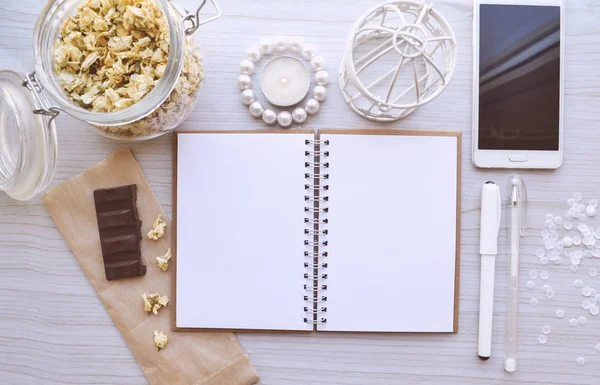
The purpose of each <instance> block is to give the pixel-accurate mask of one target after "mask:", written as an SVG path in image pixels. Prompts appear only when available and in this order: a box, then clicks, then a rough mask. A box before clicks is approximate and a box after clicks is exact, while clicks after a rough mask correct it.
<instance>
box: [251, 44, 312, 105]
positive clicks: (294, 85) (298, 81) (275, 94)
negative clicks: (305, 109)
mask: <svg viewBox="0 0 600 385" xmlns="http://www.w3.org/2000/svg"><path fill="white" fill-rule="evenodd" d="M260 88H261V89H262V92H263V94H264V95H265V98H267V100H268V101H269V102H270V103H271V104H274V105H276V106H280V107H289V106H293V105H294V104H298V103H300V102H301V101H302V99H304V98H305V97H306V94H308V91H309V89H310V73H309V72H308V69H307V68H306V66H305V65H304V64H303V63H302V62H301V61H300V60H298V59H296V58H294V57H291V56H280V57H277V58H275V59H273V60H271V61H270V62H269V63H267V65H266V66H265V68H263V70H262V72H261V74H260Z"/></svg>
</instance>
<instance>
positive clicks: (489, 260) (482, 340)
mask: <svg viewBox="0 0 600 385" xmlns="http://www.w3.org/2000/svg"><path fill="white" fill-rule="evenodd" d="M501 210H502V208H501V199H500V189H499V188H498V186H497V185H496V184H495V183H494V182H487V183H486V184H484V185H483V189H482V192H481V224H480V226H481V229H480V230H481V231H480V233H479V253H480V254H481V284H480V288H479V290H480V292H479V343H478V346H477V355H478V356H479V358H481V359H482V360H487V359H489V358H490V356H491V354H492V314H493V311H494V274H495V270H496V255H497V254H498V232H499V231H500V216H501Z"/></svg>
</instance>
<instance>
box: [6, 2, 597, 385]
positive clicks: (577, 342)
mask: <svg viewBox="0 0 600 385" xmlns="http://www.w3.org/2000/svg"><path fill="white" fill-rule="evenodd" d="M180 1H181V0H180ZM182 2H183V4H184V5H186V6H188V7H189V8H192V7H193V6H194V4H195V3H197V2H199V1H192V0H187V1H182ZM378 2H379V0H303V1H291V0H284V1H275V0H270V1H269V0H254V1H247V0H220V3H221V6H222V9H223V12H224V17H223V18H222V19H220V20H219V21H218V22H216V23H213V24H209V25H207V26H205V27H202V28H201V31H200V32H199V35H198V36H199V38H200V40H201V44H202V45H203V47H204V50H205V54H206V63H207V79H206V83H205V86H204V88H203V91H202V96H201V100H200V103H199V105H198V107H197V108H196V110H195V111H194V113H193V114H192V116H191V118H190V119H189V120H188V121H187V122H186V123H185V124H184V125H183V128H187V129H258V128H264V126H263V124H262V122H260V121H257V120H254V119H252V118H250V116H249V114H248V112H247V111H246V109H245V108H242V106H241V105H240V103H239V99H238V91H237V87H236V82H235V79H236V77H237V73H238V63H239V62H240V60H241V59H242V58H243V57H244V56H245V51H246V48H247V46H249V45H250V44H251V43H254V42H255V41H257V40H258V39H259V38H260V37H262V36H265V35H279V34H287V35H299V36H303V37H304V39H305V40H306V41H312V42H315V43H316V44H317V46H318V50H319V52H321V53H322V54H323V55H324V56H325V58H326V60H327V62H328V68H329V70H330V71H331V73H332V74H333V73H335V72H336V71H337V67H338V65H339V62H340V60H341V57H342V50H343V47H344V42H345V40H346V36H347V34H348V32H349V30H350V28H351V25H352V23H353V22H354V21H355V20H356V19H357V18H358V17H359V16H360V15H361V14H362V13H363V12H364V11H365V10H366V9H367V8H370V7H372V6H374V5H376V4H377V3H378ZM44 3H45V1H44V0H27V1H13V0H0V69H11V70H16V71H21V72H24V71H26V70H30V69H33V57H32V56H33V55H32V33H33V27H34V23H35V21H36V19H37V15H38V14H39V12H40V10H41V9H42V7H43V6H44ZM437 8H438V9H439V10H440V11H441V12H442V13H443V14H444V15H445V16H446V17H447V19H448V20H449V22H450V24H451V25H452V27H453V28H454V31H455V33H456V37H457V40H458V45H459V47H458V48H459V49H458V53H459V56H458V67H457V71H456V74H455V76H454V78H453V79H452V83H451V85H450V87H449V88H448V89H447V90H446V92H445V93H443V94H442V96H441V97H440V98H439V99H437V100H436V101H434V102H433V103H431V104H430V105H427V106H425V107H423V108H421V109H420V110H419V111H417V112H416V113H415V114H414V115H412V116H410V117H409V118H408V119H406V120H404V121H401V122H398V123H394V124H391V125H388V126H385V127H394V128H398V129H402V128H412V129H440V130H457V131H462V132H463V135H464V137H463V139H464V141H463V164H462V168H463V181H462V183H463V194H462V236H461V243H462V252H461V285H460V325H459V329H460V332H459V333H458V334H457V335H402V334H397V335H369V334H355V335H351V334H311V335H298V334H293V335H292V334H290V335H286V334H275V335H270V334H241V335H240V336H239V338H240V340H241V342H242V344H243V346H244V348H245V349H246V351H247V352H248V353H249V354H250V357H251V359H252V362H253V363H254V365H255V366H256V368H257V370H258V372H259V374H260V375H261V377H262V380H261V383H262V384H273V385H274V384H313V385H316V384H354V385H358V384H365V385H366V384H368V385H371V384H400V383H403V384H409V383H410V384H416V383H418V384H440V385H441V384H516V383H519V384H598V383H600V379H599V378H600V353H597V352H596V351H595V349H594V345H595V344H596V343H598V342H600V328H599V326H600V319H599V318H600V316H599V317H592V316H591V315H589V314H587V316H588V323H587V325H585V326H584V327H577V328H571V327H569V326H568V319H569V318H571V317H573V316H579V315H582V314H585V313H584V311H583V310H582V309H581V306H580V303H581V300H582V299H583V297H582V296H581V293H580V292H579V291H578V290H576V289H575V288H574V287H573V281H574V279H576V278H577V277H579V278H581V279H583V280H584V281H585V282H586V285H590V286H591V287H595V288H597V289H600V277H597V278H594V279H592V278H590V277H589V276H588V275H587V269H588V268H589V266H592V265H596V267H600V263H599V262H600V261H599V260H586V261H585V264H584V266H585V268H583V269H582V271H581V272H580V273H578V274H573V273H571V272H570V271H569V268H568V264H567V261H566V260H565V261H564V263H563V264H562V265H560V266H555V265H548V266H547V267H546V268H547V270H549V271H550V273H551V278H550V280H549V283H550V284H551V285H552V286H553V288H554V290H555V291H556V292H557V294H556V297H555V298H554V299H552V300H548V299H546V298H545V297H544V295H543V293H542V289H541V287H542V283H541V282H542V281H541V280H539V279H538V280H536V289H535V290H534V291H528V290H526V289H525V287H524V283H525V281H527V280H528V278H527V275H528V272H529V270H531V269H537V270H538V271H539V270H541V269H542V266H540V264H539V262H538V260H537V258H536V257H535V255H534V253H535V249H536V248H538V247H540V245H541V238H540V236H539V233H540V230H541V228H542V227H543V222H544V216H545V214H546V212H548V211H549V210H551V211H552V212H555V213H561V214H564V212H565V210H566V200H567V198H568V197H569V196H570V195H571V194H572V193H573V192H575V191H581V192H583V193H584V196H585V198H586V199H589V198H591V197H595V198H599V199H600V179H599V178H600V153H599V152H598V150H599V149H600V132H598V131H597V130H598V129H600V112H599V111H600V64H599V63H600V24H599V23H598V22H597V21H598V14H599V13H600V0H568V1H567V11H566V36H567V40H566V42H565V44H566V65H565V68H566V72H565V73H566V87H565V93H566V98H565V108H566V110H565V127H566V135H565V161H564V165H563V167H562V168H560V170H558V171H555V172H536V173H529V172H527V173H526V176H525V178H526V181H527V183H528V188H529V200H530V210H529V225H528V228H527V236H526V238H525V240H524V247H523V249H522V250H523V251H524V254H525V255H524V257H523V263H522V269H521V282H522V284H521V306H520V309H519V310H520V320H519V331H520V335H519V369H518V372H517V373H515V374H512V375H509V374H507V373H505V372H504V370H503V369H502V363H503V356H504V342H503V341H504V338H503V334H504V321H505V318H504V315H505V311H504V309H505V296H506V273H507V268H506V267H507V260H506V232H505V231H504V230H503V231H502V234H501V243H502V247H501V250H502V254H501V255H500V256H499V258H498V261H497V274H496V277H497V279H496V302H495V313H494V337H493V357H492V358H491V359H490V360H489V361H487V362H483V361H480V360H479V359H478V358H477V355H476V348H477V347H476V343H477V320H478V299H479V296H478V294H479V255H478V241H479V196H480V188H481V185H482V183H483V182H485V181H486V180H489V179H493V180H495V181H496V182H497V183H499V184H501V186H502V187H503V188H504V189H506V188H507V183H508V179H509V173H507V172H505V171H480V170H476V169H475V168H474V167H473V166H472V165H471V155H470V146H471V134H470V128H471V99H472V98H471V87H472V80H471V76H472V75H471V74H472V55H471V28H472V27H471V26H472V2H471V1H470V0H439V1H438V2H437ZM57 123H58V125H59V128H58V131H59V140H60V144H59V162H58V169H57V172H56V177H55V180H54V182H53V186H54V185H56V184H58V183H60V182H62V181H64V180H65V179H67V178H69V177H72V176H73V175H75V174H78V173H81V172H83V171H84V170H85V169H86V168H88V167H90V166H93V165H95V164H96V163H98V162H99V161H101V160H102V159H104V158H105V157H106V156H107V155H108V154H110V153H112V152H113V151H116V150H118V149H120V148H122V147H124V146H125V145H124V144H121V143H118V142H115V141H111V140H109V139H104V138H102V137H100V136H99V135H97V134H96V133H95V132H94V131H93V130H92V129H90V128H89V127H86V125H85V124H84V123H81V122H78V121H76V120H75V119H72V118H70V117H67V116H64V115H61V117H60V118H59V119H58V121H57ZM306 126H307V127H311V128H319V127H345V128H353V127H357V128H358V127H373V126H375V124H374V123H371V122H368V121H365V120H363V119H361V118H359V117H358V116H357V115H355V114H354V113H353V112H351V111H350V110H349V109H348V108H347V107H346V106H345V105H344V103H343V102H342V98H341V95H340V94H339V91H338V87H337V79H336V78H335V77H334V76H332V84H331V86H330V97H329V99H328V100H327V102H326V104H325V105H324V107H323V109H322V112H320V113H319V114H318V115H317V116H315V117H312V118H311V119H310V120H309V122H308V124H307V125H306ZM170 143H171V138H170V137H163V138H160V139H157V140H152V141H149V142H146V143H140V144H135V145H133V146H132V149H133V152H134V154H135V156H136V158H137V159H138V160H139V162H140V164H141V166H142V168H143V170H144V172H145V174H146V177H147V178H148V180H149V182H150V184H151V186H152V188H153V189H154V191H155V192H156V194H157V195H158V198H159V199H160V201H161V202H162V204H163V206H164V207H165V209H166V210H167V211H168V212H170V211H171V147H170ZM503 191H506V190H503ZM408 220H410V219H408ZM596 222H600V221H596ZM596 225H599V224H598V223H596ZM423 247H427V245H423ZM382 268H384V267H382ZM431 284H432V285H435V282H431ZM532 295H535V296H537V297H538V298H539V300H540V304H539V306H538V307H537V308H532V307H530V306H529V305H528V301H529V298H530V297H531V296H532ZM431 304H432V306H435V298H431ZM264 306H265V307H267V306H269V304H264ZM390 306H393V304H390ZM559 307H560V308H563V309H564V310H565V312H566V316H565V319H563V320H558V319H557V318H556V317H555V316H554V313H555V311H556V309H557V308H559ZM546 324H549V325H551V326H552V330H553V331H552V333H551V335H550V336H549V342H548V343H547V344H546V345H540V344H539V343H538V341H537V339H538V335H539V334H540V333H541V327H542V326H543V325H546ZM578 356H585V358H586V360H587V363H586V364H585V366H583V367H580V366H577V364H576V363H575V360H576V358H577V357H578ZM0 383H2V384H6V385H42V384H43V385H49V384H136V385H141V384H146V383H147V382H146V380H145V378H144V376H143V374H142V372H141V371H140V369H139V367H138V365H137V363H136V361H135V360H134V359H133V357H132V355H131V353H130V351H129V349H128V348H127V346H126V344H125V343H124V342H123V340H122V339H121V337H120V335H119V333H118V332H117V330H116V328H115V327H114V326H113V324H112V322H111V320H110V318H109V317H108V315H107V313H106V311H105V309H104V307H103V306H102V305H101V303H100V301H99V300H98V298H97V297H96V294H95V292H94V290H93V289H92V287H91V286H90V284H89V283H88V281H87V279H86V278H85V276H84V274H83V273H82V271H81V270H80V268H79V266H78V265H77V262H76V261H75V259H74V258H73V256H72V255H71V252H70V251H69V248H68V247H67V245H66V243H65V241H64V240H63V239H62V237H61V235H60V234H59V232H58V231H57V229H56V227H55V226H54V223H53V222H52V220H51V219H50V217H49V215H48V213H47V212H46V209H45V208H44V206H43V205H42V202H41V200H40V199H39V198H37V199H35V200H33V201H31V202H26V203H21V202H16V201H13V200H11V199H10V198H8V197H7V196H5V195H0ZM165 385H167V384H165Z"/></svg>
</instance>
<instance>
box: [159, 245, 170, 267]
mask: <svg viewBox="0 0 600 385" xmlns="http://www.w3.org/2000/svg"><path fill="white" fill-rule="evenodd" d="M170 260H171V249H170V248H169V250H167V253H166V254H165V255H163V256H162V257H156V263H157V264H158V267H160V269H161V270H162V271H167V270H169V261H170Z"/></svg>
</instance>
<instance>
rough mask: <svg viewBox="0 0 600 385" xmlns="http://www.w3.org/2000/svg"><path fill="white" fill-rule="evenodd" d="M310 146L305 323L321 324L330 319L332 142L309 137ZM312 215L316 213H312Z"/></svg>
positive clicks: (306, 208) (306, 232)
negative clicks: (329, 217)
mask: <svg viewBox="0 0 600 385" xmlns="http://www.w3.org/2000/svg"><path fill="white" fill-rule="evenodd" d="M305 144H306V146H308V147H309V148H310V149H309V150H307V151H305V152H304V155H305V156H306V157H307V161H306V162H305V163H304V167H305V168H306V172H305V173H304V177H305V178H306V180H307V182H306V184H305V185H304V189H305V190H306V191H307V195H306V196H305V197H304V201H305V202H306V204H307V205H306V207H305V208H304V212H305V213H307V214H309V215H308V216H307V217H306V218H304V223H305V224H306V225H307V228H306V229H305V230H304V234H305V235H306V236H307V238H306V240H305V241H304V247H305V251H304V257H305V262H304V269H305V273H304V281H305V282H306V283H305V284H304V290H305V291H306V294H305V295H304V302H305V303H306V305H305V306H304V313H305V317H304V322H305V323H309V324H313V325H317V324H324V323H326V322H327V317H326V315H327V296H326V295H324V292H326V291H327V256H328V254H327V251H325V248H326V247H327V244H328V241H327V238H326V237H327V234H328V233H329V231H328V230H327V229H326V228H325V226H326V225H327V224H328V223H329V220H328V219H327V218H326V217H325V216H326V215H327V213H328V212H329V207H327V204H328V202H329V196H327V195H324V194H325V193H326V192H327V191H328V190H329V185H328V184H327V180H328V179H329V174H327V173H326V172H325V170H326V169H328V168H329V163H328V162H324V161H323V160H324V158H326V157H328V156H329V151H326V150H325V147H326V146H328V145H329V141H328V140H306V141H305ZM310 214H312V215H310Z"/></svg>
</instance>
